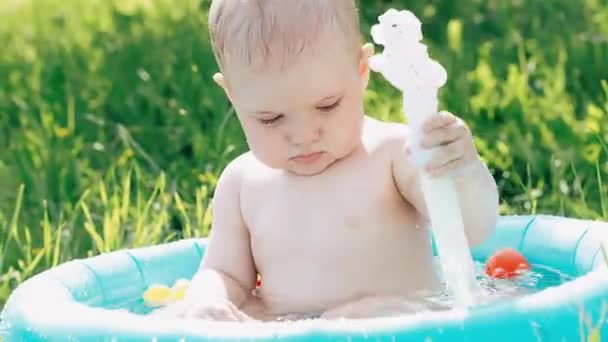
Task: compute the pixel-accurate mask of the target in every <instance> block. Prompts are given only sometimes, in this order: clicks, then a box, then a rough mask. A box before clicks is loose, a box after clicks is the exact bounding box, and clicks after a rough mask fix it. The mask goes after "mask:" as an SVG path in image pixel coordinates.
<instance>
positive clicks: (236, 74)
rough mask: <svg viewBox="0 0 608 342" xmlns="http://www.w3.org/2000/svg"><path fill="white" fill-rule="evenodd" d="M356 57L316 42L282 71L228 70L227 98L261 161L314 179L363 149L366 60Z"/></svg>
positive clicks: (333, 44)
mask: <svg viewBox="0 0 608 342" xmlns="http://www.w3.org/2000/svg"><path fill="white" fill-rule="evenodd" d="M357 53H358V51H352V50H351V51H349V50H348V49H347V48H345V47H344V46H342V45H339V44H336V41H329V40H323V39H319V42H318V43H317V44H316V46H315V47H313V48H311V49H310V51H309V52H307V53H306V54H305V55H303V56H302V57H300V58H299V59H298V60H297V61H295V62H293V63H291V64H289V65H288V66H287V67H286V68H284V70H282V71H280V72H279V71H268V72H255V71H253V70H251V69H250V68H248V67H246V66H234V65H230V68H231V70H230V77H229V85H228V89H227V90H228V95H229V96H230V99H231V101H232V104H233V106H234V107H235V110H236V112H237V115H238V118H239V120H240V122H241V126H242V127H243V130H244V132H245V136H246V138H247V141H248V144H249V148H250V149H251V151H252V152H253V154H254V155H255V156H256V157H257V158H258V159H259V160H260V161H262V162H263V163H265V164H266V165H268V166H270V167H272V168H278V169H284V170H287V171H290V172H292V173H295V174H298V175H314V174H317V173H320V172H322V171H323V170H325V169H326V168H327V167H328V166H330V165H331V164H332V163H333V162H334V161H336V160H339V159H341V158H344V157H345V156H347V155H348V154H349V153H351V152H352V151H353V150H355V149H356V148H357V147H358V146H359V145H360V144H361V133H362V125H363V117H364V112H363V92H364V89H365V85H366V83H367V58H365V57H362V61H363V62H361V61H359V62H358V61H357V57H358V56H357V55H356V54H357Z"/></svg>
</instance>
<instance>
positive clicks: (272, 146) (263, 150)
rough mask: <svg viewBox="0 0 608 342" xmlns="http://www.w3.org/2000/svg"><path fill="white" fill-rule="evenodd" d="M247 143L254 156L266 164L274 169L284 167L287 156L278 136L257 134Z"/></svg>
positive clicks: (251, 136) (248, 138) (248, 139)
mask: <svg viewBox="0 0 608 342" xmlns="http://www.w3.org/2000/svg"><path fill="white" fill-rule="evenodd" d="M247 143H248V145H249V148H250V149H251V151H252V152H253V154H254V155H255V156H256V157H257V158H258V159H259V160H260V161H261V162H262V163H264V164H266V165H267V166H269V167H272V168H280V167H282V166H283V164H284V162H285V159H286V158H288V156H286V155H285V152H284V148H283V145H282V144H284V143H282V142H281V141H278V139H277V137H276V135H270V134H264V133H256V134H251V135H250V136H248V137H247Z"/></svg>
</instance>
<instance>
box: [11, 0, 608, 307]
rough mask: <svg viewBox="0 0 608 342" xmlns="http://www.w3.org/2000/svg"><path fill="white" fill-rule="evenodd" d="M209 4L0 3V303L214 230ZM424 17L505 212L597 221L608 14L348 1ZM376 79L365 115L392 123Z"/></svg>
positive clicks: (606, 102) (218, 137)
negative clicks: (123, 255) (88, 262)
mask: <svg viewBox="0 0 608 342" xmlns="http://www.w3.org/2000/svg"><path fill="white" fill-rule="evenodd" d="M209 3H210V1H209V0H180V1H172V0H87V1H82V0H0V307H1V306H2V304H3V303H4V301H5V300H6V298H7V296H8V294H9V293H10V291H11V290H12V289H13V288H14V287H15V286H16V285H18V284H19V283H20V282H22V281H23V280H25V279H27V278H28V277H31V276H32V275H33V274H36V273H37V272H40V271H42V270H45V269H48V268H49V267H52V266H55V265H57V264H58V263H61V262H63V261H66V260H70V259H73V258H80V257H88V256H92V255H96V254H99V253H101V252H107V251H111V250H116V249H120V248H130V247H138V246H145V245H150V244H157V243H163V242H166V241H170V240H175V239H179V238H188V237H202V236H206V235H207V234H208V231H209V228H210V222H211V210H210V207H209V205H208V204H209V200H210V198H211V196H212V194H213V191H214V187H215V184H216V181H217V177H218V175H219V173H220V172H221V171H222V169H223V168H224V167H225V165H226V164H227V163H228V162H229V161H230V160H231V159H232V158H234V157H235V156H237V155H238V154H240V153H242V152H243V151H245V150H246V148H247V147H246V144H245V141H244V138H243V135H242V133H241V131H240V127H239V124H238V122H237V120H236V117H235V115H234V111H233V110H232V108H231V107H230V104H229V103H228V101H227V100H226V98H225V97H224V94H223V93H222V92H221V91H220V89H219V88H218V87H216V86H215V84H214V83H213V81H212V79H211V76H212V75H213V73H214V72H216V71H217V67H216V64H215V61H214V59H213V55H212V52H211V49H210V44H209V36H208V31H207V17H206V14H207V10H208V7H209ZM359 6H360V16H361V20H362V28H361V29H362V32H361V34H362V37H363V39H365V40H368V41H369V39H370V38H369V30H370V27H371V25H373V24H374V23H375V22H376V20H377V16H378V15H380V14H382V13H383V12H384V11H386V10H387V9H388V8H390V7H394V8H399V9H403V8H407V9H410V10H412V11H413V12H414V13H415V14H416V15H417V16H418V17H419V18H420V19H421V20H422V21H423V32H424V35H425V42H426V43H427V44H428V45H429V47H430V53H431V56H432V57H433V58H435V59H437V60H438V61H439V62H440V63H441V64H443V65H444V67H445V68H446V69H447V71H448V74H449V79H448V83H447V85H446V87H444V88H443V91H442V92H441V107H442V109H447V110H450V111H452V112H454V113H456V114H458V115H460V116H461V117H462V118H463V119H464V120H465V121H466V122H467V123H468V124H469V125H470V126H471V128H472V130H473V133H474V135H475V142H476V145H477V148H478V149H479V152H480V153H481V155H482V157H483V158H484V160H485V161H486V162H487V163H488V165H489V167H490V169H491V171H492V173H493V175H494V177H495V179H496V181H497V183H498V184H499V187H500V194H501V207H500V211H501V214H504V215H510V214H539V213H542V214H552V215H563V216H570V217H577V218H584V219H603V220H608V203H607V201H608V194H607V191H608V184H607V183H608V4H607V3H606V1H603V0H546V1H538V0H510V1H507V0H459V1H442V0H424V1H422V0H410V1H382V0H365V1H363V0H361V1H359ZM400 101H401V96H400V94H399V93H398V92H397V91H396V90H395V89H394V88H392V87H391V86H390V85H388V84H387V83H386V82H385V81H384V80H383V79H382V78H381V77H380V76H378V75H373V77H372V80H371V84H370V87H369V89H368V91H367V93H366V98H365V107H366V110H367V112H368V113H369V115H371V116H374V117H376V118H379V119H382V120H390V121H404V120H406V118H405V117H404V116H403V115H402V113H401V112H400V107H401V104H400Z"/></svg>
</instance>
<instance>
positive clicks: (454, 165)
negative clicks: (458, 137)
mask: <svg viewBox="0 0 608 342" xmlns="http://www.w3.org/2000/svg"><path fill="white" fill-rule="evenodd" d="M464 162H465V160H464V159H463V158H458V159H455V160H452V161H450V162H448V163H446V164H443V165H442V166H440V167H438V168H435V169H433V170H432V171H431V172H430V173H429V174H430V175H431V177H443V176H445V175H447V174H448V173H450V172H452V171H454V170H456V169H458V168H460V167H462V165H463V164H464Z"/></svg>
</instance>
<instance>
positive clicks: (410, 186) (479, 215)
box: [393, 127, 498, 246]
mask: <svg viewBox="0 0 608 342" xmlns="http://www.w3.org/2000/svg"><path fill="white" fill-rule="evenodd" d="M410 136H411V133H410V131H409V128H407V127H405V128H403V129H402V135H401V136H400V137H399V138H398V140H400V141H399V143H397V144H396V145H395V146H396V148H395V149H394V153H393V177H394V179H395V183H396V184H397V187H398V188H399V191H400V192H401V194H402V196H403V197H404V199H405V200H406V201H408V202H410V203H411V204H412V205H413V206H414V207H415V208H416V209H417V211H418V212H419V213H420V214H421V216H422V218H423V219H424V220H426V221H427V222H430V219H429V214H428V210H427V207H426V203H425V201H424V195H423V193H422V188H421V182H420V172H419V170H420V171H422V170H421V169H420V168H419V167H418V166H417V165H416V164H415V161H414V159H413V157H412V155H411V153H409V152H408V151H407V148H406V147H407V146H408V144H411V143H412V142H411V140H410V138H409V137H410ZM459 143H461V144H464V145H466V144H470V146H473V142H472V138H471V137H465V138H463V139H462V140H460V141H459ZM447 146H449V145H447ZM450 148H451V146H450V147H447V149H448V150H449V149H450ZM470 148H472V149H473V150H472V151H470V152H467V153H469V154H470V157H468V160H466V162H462V163H461V164H460V165H458V167H456V168H453V169H452V170H451V171H452V175H453V179H454V185H455V187H456V191H457V192H458V197H459V205H460V208H461V212H462V218H463V221H464V222H463V223H464V227H465V230H466V236H467V240H468V242H469V244H470V245H471V246H476V245H479V244H481V243H483V242H484V241H485V240H486V239H487V238H488V236H489V234H490V233H491V232H492V231H493V229H494V227H495V225H496V221H497V219H498V189H497V187H496V183H495V181H494V178H493V177H492V175H491V173H490V171H489V170H488V168H487V167H486V165H485V163H484V162H483V161H482V160H481V159H480V158H479V156H478V155H477V152H476V151H475V150H474V147H470ZM444 149H445V147H444ZM423 172H425V171H423Z"/></svg>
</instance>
